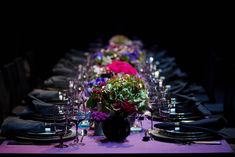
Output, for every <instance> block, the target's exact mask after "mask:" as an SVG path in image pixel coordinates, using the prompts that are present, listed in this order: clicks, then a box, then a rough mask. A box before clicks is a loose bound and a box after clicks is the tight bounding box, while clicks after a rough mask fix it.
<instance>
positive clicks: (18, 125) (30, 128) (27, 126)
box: [1, 117, 45, 135]
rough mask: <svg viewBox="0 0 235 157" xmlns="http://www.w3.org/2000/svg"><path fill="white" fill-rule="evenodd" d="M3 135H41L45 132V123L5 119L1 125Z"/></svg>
mask: <svg viewBox="0 0 235 157" xmlns="http://www.w3.org/2000/svg"><path fill="white" fill-rule="evenodd" d="M1 132H2V134H3V135H11V134H19V133H21V134H22V133H24V132H33V133H41V132H45V123H44V122H39V121H33V120H23V119H20V118H19V117H7V118H6V119H5V120H4V121H3V123H2V125H1Z"/></svg>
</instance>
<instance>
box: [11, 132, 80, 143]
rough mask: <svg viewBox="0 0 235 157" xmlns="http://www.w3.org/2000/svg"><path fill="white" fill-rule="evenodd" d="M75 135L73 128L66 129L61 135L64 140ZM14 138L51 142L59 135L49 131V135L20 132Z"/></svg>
mask: <svg viewBox="0 0 235 157" xmlns="http://www.w3.org/2000/svg"><path fill="white" fill-rule="evenodd" d="M75 137H76V131H75V130H74V129H71V130H69V131H68V133H67V134H65V135H64V136H63V140H64V141H68V140H72V139H74V138H75ZM15 139H16V140H21V141H30V142H35V143H52V142H59V141H60V137H59V136H58V135H56V134H55V133H51V135H50V136H49V133H44V134H43V133H39V134H30V133H26V134H22V135H17V136H15Z"/></svg>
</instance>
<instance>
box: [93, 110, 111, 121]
mask: <svg viewBox="0 0 235 157" xmlns="http://www.w3.org/2000/svg"><path fill="white" fill-rule="evenodd" d="M108 116H109V115H108V114H107V113H105V112H99V111H94V112H92V114H91V119H92V120H94V121H99V122H100V121H104V120H106V119H107V118H108Z"/></svg>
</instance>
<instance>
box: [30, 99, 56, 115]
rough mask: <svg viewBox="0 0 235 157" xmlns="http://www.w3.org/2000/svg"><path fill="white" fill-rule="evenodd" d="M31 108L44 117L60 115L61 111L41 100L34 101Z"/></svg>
mask: <svg viewBox="0 0 235 157" xmlns="http://www.w3.org/2000/svg"><path fill="white" fill-rule="evenodd" d="M30 108H33V110H34V111H35V112H36V113H39V114H41V115H44V116H52V115H55V114H58V113H59V109H58V107H57V106H56V105H54V104H50V103H46V102H43V101H39V100H33V101H32V104H31V106H30Z"/></svg>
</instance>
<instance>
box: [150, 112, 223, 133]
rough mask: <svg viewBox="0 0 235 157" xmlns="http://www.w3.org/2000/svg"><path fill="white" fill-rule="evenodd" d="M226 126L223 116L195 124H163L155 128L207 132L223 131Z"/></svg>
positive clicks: (195, 122) (198, 121)
mask: <svg viewBox="0 0 235 157" xmlns="http://www.w3.org/2000/svg"><path fill="white" fill-rule="evenodd" d="M225 124H226V120H225V119H224V118H223V117H222V116H217V117H211V118H208V119H202V120H197V121H193V122H163V123H158V124H155V125H154V127H155V128H160V129H174V128H175V127H180V128H182V129H185V130H188V131H200V130H201V131H206V130H207V129H211V130H220V129H223V128H224V127H225Z"/></svg>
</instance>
